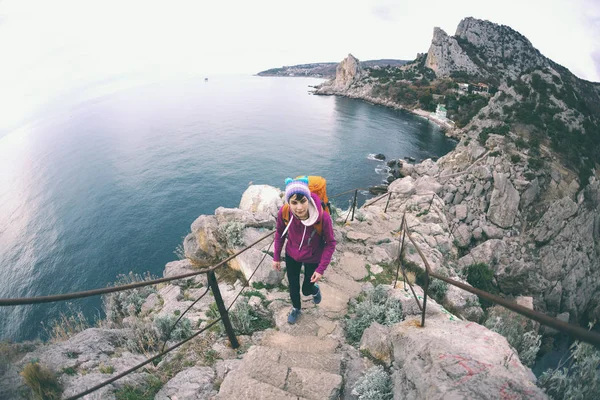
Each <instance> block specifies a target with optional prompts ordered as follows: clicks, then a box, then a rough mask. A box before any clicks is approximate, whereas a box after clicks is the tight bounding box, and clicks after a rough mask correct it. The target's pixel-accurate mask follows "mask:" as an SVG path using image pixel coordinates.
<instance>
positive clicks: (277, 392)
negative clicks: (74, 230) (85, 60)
mask: <svg viewBox="0 0 600 400" xmlns="http://www.w3.org/2000/svg"><path fill="white" fill-rule="evenodd" d="M390 190H391V191H393V193H394V196H393V198H392V199H391V201H390V204H389V207H388V210H387V212H384V207H385V204H377V203H376V204H374V205H372V206H369V207H366V208H365V207H363V208H361V209H360V210H358V213H357V218H356V219H355V220H354V221H348V222H347V223H344V221H345V219H346V218H345V214H346V213H348V212H350V210H347V211H345V212H341V214H340V215H338V216H337V218H335V219H336V224H335V236H336V240H337V241H338V246H337V249H336V253H335V255H334V259H333V260H332V263H331V265H330V267H329V268H328V269H327V271H326V273H325V275H324V278H323V280H322V281H321V282H320V290H321V291H322V294H323V300H322V302H321V303H320V304H319V305H318V306H317V305H315V304H313V303H312V300H311V299H310V297H309V298H308V299H305V300H304V301H303V314H302V316H301V318H300V320H299V322H298V323H297V324H296V325H290V324H288V323H287V313H288V311H289V309H290V300H289V294H288V293H287V288H286V286H287V282H286V280H285V278H284V275H283V274H282V273H278V272H276V271H274V270H273V269H272V267H271V262H272V257H271V255H270V250H271V245H270V241H266V242H263V243H260V244H259V245H258V246H256V247H255V248H252V249H251V250H250V251H247V252H245V253H243V254H241V255H239V256H238V257H236V258H235V259H233V260H232V261H231V262H230V268H233V269H237V270H238V271H239V272H240V273H241V275H240V278H241V279H240V280H235V282H232V283H227V282H225V281H224V280H223V276H222V275H221V273H220V272H218V274H219V276H221V279H219V281H220V283H219V287H220V290H221V293H222V296H223V299H224V302H225V305H226V306H229V305H230V304H232V302H233V301H234V299H235V298H236V296H237V294H238V293H239V291H240V290H241V289H242V288H243V287H244V284H243V280H249V281H250V282H251V283H252V284H253V287H252V288H248V289H247V290H246V293H245V294H244V295H242V296H241V297H240V299H239V300H238V301H237V302H236V303H235V304H236V305H235V306H234V307H233V308H232V312H231V313H232V314H235V315H236V316H235V317H233V316H232V320H234V326H236V329H238V335H239V336H238V339H239V341H240V343H241V348H240V349H239V350H237V351H235V350H233V349H231V348H230V347H229V346H228V342H227V340H226V339H225V337H224V335H223V334H222V333H220V332H219V331H218V330H217V331H215V330H210V331H208V332H206V333H204V334H202V335H201V336H199V337H198V338H196V339H194V341H192V342H190V343H188V344H186V345H184V346H183V347H182V348H181V349H179V350H177V351H176V352H173V353H171V354H169V355H168V356H165V357H164V358H162V359H161V360H160V362H158V363H156V364H155V365H153V364H150V366H147V367H146V368H145V369H142V370H139V371H138V372H136V373H133V374H131V375H128V376H126V377H124V378H122V379H119V380H117V381H115V382H114V383H112V384H110V385H108V386H106V387H105V388H103V389H101V390H100V391H98V392H96V393H95V394H94V395H93V396H95V397H93V398H103V399H104V398H106V399H114V398H122V397H123V396H125V394H130V393H137V394H141V393H144V395H145V396H146V397H145V398H149V396H154V398H156V399H165V400H166V399H174V398H177V399H179V400H184V399H277V400H279V399H290V400H291V399H297V398H298V397H300V398H306V399H315V400H317V399H319V400H320V399H332V400H333V399H338V398H343V399H356V398H357V395H356V394H355V393H354V392H353V389H354V388H355V387H356V384H357V382H358V381H359V380H360V379H361V378H362V377H363V376H364V375H365V373H366V372H367V371H370V370H371V368H372V367H373V366H374V361H375V362H377V363H379V364H381V365H385V366H386V368H387V372H385V375H386V376H387V379H389V381H390V385H391V388H392V389H391V390H392V391H393V394H394V398H432V399H441V398H448V397H454V396H462V397H466V398H481V399H490V400H491V399H495V398H498V396H500V395H505V396H509V397H511V396H512V397H515V398H524V397H527V398H534V399H546V398H547V397H546V396H545V394H544V393H543V392H542V391H541V389H539V388H537V387H536V386H535V377H534V376H533V374H532V373H531V371H530V370H529V369H528V368H527V367H525V366H524V365H523V364H522V363H521V362H520V361H519V358H518V354H517V353H516V352H515V349H514V348H512V347H511V346H510V345H509V343H508V342H507V341H506V339H505V338H504V337H502V336H501V335H499V334H498V333H496V332H492V331H490V330H488V329H486V328H485V327H483V326H481V325H479V324H477V323H475V322H469V321H468V320H464V319H462V318H460V317H458V316H457V315H465V316H469V317H470V318H472V319H477V318H479V317H480V316H481V308H480V307H479V305H478V302H477V298H476V297H475V296H473V295H471V294H469V293H467V292H462V291H459V290H449V291H448V294H447V295H445V296H443V297H441V298H440V299H439V300H440V303H441V304H440V303H438V302H437V301H435V300H433V299H431V298H430V299H429V300H428V303H427V304H428V305H427V320H426V327H424V328H422V327H420V319H421V315H420V310H419V306H418V305H417V303H416V301H415V298H414V297H413V295H412V292H411V291H410V290H408V288H404V287H403V286H404V283H403V282H402V281H401V282H400V283H399V285H398V286H397V287H393V286H392V285H391V284H389V283H390V282H393V280H394V278H395V271H396V265H395V260H396V258H397V254H398V251H399V247H400V243H399V242H400V238H399V236H398V231H397V230H398V228H399V226H400V222H401V220H402V217H403V215H406V216H407V218H408V221H409V225H410V226H411V227H412V229H413V232H414V237H415V240H416V241H417V242H418V243H419V245H420V246H423V249H424V251H425V253H426V256H427V258H428V259H429V260H430V262H432V264H433V265H434V268H435V269H436V270H438V271H446V272H447V273H448V274H449V275H450V276H452V277H454V278H456V279H461V278H460V277H458V276H457V275H456V274H455V273H454V272H453V270H452V269H451V268H450V265H449V264H448V263H446V261H445V260H446V259H448V258H453V257H455V256H456V253H455V249H453V246H452V243H451V239H452V236H451V232H450V223H449V220H448V218H447V215H446V212H445V210H444V203H443V202H442V200H441V199H440V198H439V197H435V198H434V199H433V201H431V198H432V197H431V193H435V192H439V191H440V190H441V185H440V184H438V183H436V182H435V180H433V179H431V178H429V177H425V176H423V177H418V178H416V179H414V180H413V179H412V178H405V179H404V180H398V181H396V182H394V183H393V184H392V186H391V187H390ZM281 197H282V192H281V191H280V190H278V189H276V188H273V187H269V186H265V185H257V186H250V187H249V188H248V189H247V190H246V192H245V193H244V194H243V196H242V200H241V202H240V206H239V208H233V209H225V208H222V207H220V208H218V209H217V210H216V211H215V214H214V215H202V216H200V217H198V219H196V221H194V222H193V224H192V232H191V233H190V234H189V235H188V236H187V237H186V239H185V242H184V247H185V254H186V258H185V259H184V260H180V261H174V262H171V263H169V264H167V265H166V267H165V271H164V276H165V277H171V276H176V275H181V274H185V273H189V272H193V271H194V270H195V269H197V268H198V265H206V264H209V263H211V262H212V261H214V260H215V257H216V258H223V257H225V256H227V255H229V254H232V253H234V252H236V251H238V250H239V249H241V248H242V247H244V246H246V245H249V244H251V243H252V242H254V241H256V239H257V238H259V237H261V236H264V235H265V233H266V232H268V231H270V230H272V229H273V228H274V225H275V214H276V211H277V209H278V207H279V206H281V203H282V198H281ZM426 207H427V209H428V213H427V214H426V215H423V213H422V210H424V209H425V208H426ZM340 211H341V210H340ZM414 253H415V252H414V248H412V247H409V248H408V249H407V257H408V258H409V259H411V260H417V258H415V254H414ZM255 269H256V271H257V272H256V273H254V272H253V271H254V270H255ZM381 282H388V283H387V284H384V285H383V286H379V288H380V290H379V291H378V293H379V296H382V295H384V296H386V297H389V298H390V299H393V301H394V302H396V304H398V306H397V309H399V310H401V315H396V320H395V321H394V322H392V323H387V324H385V325H381V324H379V323H373V324H371V326H370V327H369V328H368V329H366V330H365V331H364V333H362V334H361V335H360V336H359V337H358V339H359V343H349V340H348V337H349V336H348V332H347V330H348V329H350V328H349V322H348V321H349V318H350V316H351V313H352V311H351V308H356V302H357V300H355V298H357V297H358V298H364V297H365V296H367V297H368V296H371V295H372V293H374V291H375V289H374V284H376V283H381ZM413 283H414V282H413ZM206 285H207V281H206V277H205V276H204V275H199V276H196V277H194V278H191V279H185V280H179V281H172V282H169V283H167V284H163V285H160V286H158V287H156V289H152V288H150V289H145V290H135V291H133V292H130V293H121V294H113V295H110V296H108V297H107V298H106V299H105V304H106V305H107V306H106V307H107V308H106V313H107V319H106V320H104V321H100V322H99V324H98V325H99V327H97V328H90V329H86V330H83V331H82V332H79V333H77V332H73V334H72V335H69V336H67V337H62V338H61V339H58V338H57V339H55V340H54V341H52V342H51V343H48V344H40V343H31V344H27V345H26V346H25V345H20V346H16V345H15V346H14V347H12V348H11V351H10V352H8V353H7V354H8V355H9V356H10V359H9V360H8V361H10V363H9V364H6V362H5V361H4V362H2V363H0V397H1V398H11V399H13V398H15V399H16V398H22V396H25V397H26V396H29V395H30V394H31V393H30V390H29V389H28V388H27V387H26V386H25V385H24V382H23V379H22V377H21V376H19V371H22V370H24V368H25V367H26V366H27V365H30V364H32V363H33V364H35V365H42V366H43V367H44V368H46V369H47V370H49V371H53V372H54V373H55V374H57V375H58V377H59V378H58V381H59V382H60V384H61V386H62V395H63V396H64V397H66V396H72V395H75V394H77V393H79V392H81V391H82V390H84V389H86V388H89V387H91V386H93V385H96V384H98V383H100V382H103V381H105V380H107V379H109V378H111V377H113V376H115V375H116V374H119V373H122V372H123V371H125V370H127V369H128V368H131V367H133V366H134V365H136V364H138V363H140V362H142V361H143V360H145V359H146V358H147V357H149V356H151V355H154V354H155V353H157V352H158V351H159V349H160V348H161V346H162V341H163V340H167V345H168V346H169V345H172V344H174V343H175V342H177V341H179V340H181V339H183V338H184V337H187V336H188V335H189V334H191V333H192V332H195V331H197V330H198V329H200V328H202V327H205V326H206V325H207V324H208V323H209V322H210V321H211V320H212V319H214V318H215V312H214V306H212V304H213V302H214V299H213V298H212V296H211V295H210V294H209V295H208V296H206V297H202V298H201V300H200V301H198V302H194V300H196V299H198V298H199V297H200V296H201V295H202V293H203V292H204V290H205V287H206ZM415 290H416V294H417V296H418V297H419V298H421V299H422V297H423V291H422V290H421V288H420V287H419V286H415ZM188 309H189V311H187V313H185V316H184V318H183V320H182V321H181V322H180V324H181V325H180V326H179V327H178V328H177V329H176V330H175V332H174V333H173V335H172V336H171V337H170V338H169V336H168V335H166V336H165V333H168V330H169V329H170V327H171V326H172V324H173V323H174V322H175V320H176V319H177V317H178V316H180V315H181V314H182V313H184V312H185V311H186V310H188ZM238 309H239V310H242V311H236V310H238ZM448 309H451V310H453V313H451V312H450V311H448ZM244 315H246V323H247V324H248V325H247V326H246V325H243V324H242V325H237V324H239V321H240V320H239V318H242V316H244ZM248 318H250V319H248ZM256 320H259V321H261V323H260V326H259V327H256V328H254V329H251V328H252V327H253V326H254V324H255V322H254V321H256ZM165 321H166V322H165ZM236 321H237V322H236ZM273 328H275V329H273ZM364 328H365V327H363V329H364ZM351 344H353V345H351Z"/></svg>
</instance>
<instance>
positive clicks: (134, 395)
mask: <svg viewBox="0 0 600 400" xmlns="http://www.w3.org/2000/svg"><path fill="white" fill-rule="evenodd" d="M162 385H163V383H162V381H161V380H160V379H159V378H157V377H156V376H153V375H150V376H149V377H148V378H147V379H146V382H145V384H142V385H140V386H132V385H125V386H123V387H122V388H120V389H119V390H117V391H116V392H115V398H116V399H117V400H153V399H154V396H155V395H156V393H158V391H159V390H160V388H161V387H162Z"/></svg>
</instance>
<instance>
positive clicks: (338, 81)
mask: <svg viewBox="0 0 600 400" xmlns="http://www.w3.org/2000/svg"><path fill="white" fill-rule="evenodd" d="M362 74H363V71H362V67H361V66H360V62H359V61H358V59H357V58H356V57H354V56H353V55H352V54H348V57H346V58H345V59H344V60H343V61H342V62H341V63H339V64H338V66H337V68H336V70H335V79H333V80H331V81H329V82H326V83H324V84H323V85H321V87H320V88H319V89H318V90H317V92H316V93H317V94H336V93H341V92H344V91H346V90H348V89H349V88H350V86H351V85H352V84H353V83H355V82H357V81H358V80H359V79H360V78H361V77H362Z"/></svg>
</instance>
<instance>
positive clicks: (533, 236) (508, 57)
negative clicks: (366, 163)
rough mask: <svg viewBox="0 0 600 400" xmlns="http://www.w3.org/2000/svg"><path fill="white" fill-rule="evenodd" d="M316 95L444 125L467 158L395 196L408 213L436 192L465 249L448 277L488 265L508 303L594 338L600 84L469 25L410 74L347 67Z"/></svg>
mask: <svg viewBox="0 0 600 400" xmlns="http://www.w3.org/2000/svg"><path fill="white" fill-rule="evenodd" d="M314 94H317V95H339V96H346V97H350V98H356V99H363V100H366V101H369V102H371V103H374V104H381V105H385V106H389V107H395V108H401V109H405V110H409V111H412V112H415V113H417V114H418V115H421V116H424V117H426V118H429V119H431V120H433V121H436V122H437V123H440V124H444V125H443V126H445V127H447V129H448V130H447V133H448V135H451V136H453V137H456V138H458V139H459V143H458V144H457V146H456V148H455V149H454V150H453V151H452V152H450V153H449V154H447V155H445V156H444V157H442V158H440V159H439V160H438V161H437V162H433V161H431V160H426V161H424V162H423V163H421V164H418V165H410V164H406V163H405V164H403V165H407V166H406V167H405V168H404V167H403V169H402V171H400V172H401V174H403V175H410V176H409V177H407V178H405V181H404V182H403V183H402V184H401V185H398V186H396V187H395V188H394V190H391V191H390V193H393V194H394V195H399V196H404V197H405V198H408V199H407V200H406V202H407V203H405V204H409V203H410V201H411V200H410V195H409V194H405V193H408V192H409V191H408V190H407V189H406V187H408V186H411V190H412V193H415V188H418V187H419V185H420V183H419V182H423V186H422V187H427V188H430V187H431V188H435V189H434V190H433V191H434V192H435V196H434V197H435V198H436V199H440V200H441V201H440V203H441V204H443V207H444V210H445V212H446V215H447V216H448V220H447V222H446V221H441V220H440V225H439V226H440V227H445V228H442V229H448V230H449V231H450V232H452V234H451V237H453V239H452V241H453V243H454V245H455V247H456V248H455V249H454V250H452V251H449V250H444V251H442V253H444V254H445V257H446V258H445V260H444V261H443V262H439V265H440V266H442V267H443V266H446V265H449V266H451V267H450V268H456V266H457V265H458V270H461V269H462V271H465V269H464V268H467V267H468V266H473V265H475V264H476V263H483V264H482V265H486V266H488V267H490V268H491V271H493V281H494V285H497V288H498V291H499V293H500V294H501V295H510V296H518V295H525V296H532V297H533V305H534V307H535V309H537V310H541V311H543V312H546V313H549V314H551V315H559V314H561V313H564V314H563V317H564V316H566V318H567V319H568V320H569V321H571V322H578V323H580V324H582V325H583V326H586V325H587V322H588V321H593V320H600V280H598V279H597V277H598V276H599V275H600V83H597V82H589V81H586V80H583V79H580V78H578V77H577V76H575V75H573V74H572V73H571V72H570V71H569V70H568V69H567V68H565V67H563V66H561V65H559V64H558V63H556V62H554V61H552V60H550V59H549V58H547V57H545V56H544V55H543V54H541V53H540V52H539V51H538V50H537V49H536V48H535V47H534V46H533V45H532V43H531V42H530V41H529V40H528V39H527V38H526V37H525V36H523V35H521V34H520V33H519V32H517V31H515V30H513V29H512V28H510V27H508V26H505V25H500V24H494V23H492V22H490V21H484V20H479V19H475V18H465V19H463V20H462V21H461V22H460V24H459V25H458V28H457V30H456V33H455V34H454V35H452V36H451V35H448V34H447V33H446V32H444V31H443V30H442V29H440V28H435V29H434V32H433V40H432V42H431V45H430V47H429V50H428V51H427V52H426V53H422V54H419V55H418V56H417V58H416V59H415V60H414V61H411V62H409V63H406V64H405V65H402V66H400V67H385V68H383V67H379V68H363V67H362V66H361V63H360V62H359V60H358V59H356V58H355V57H353V56H352V55H348V57H346V58H345V59H344V60H343V61H342V62H340V64H339V65H338V66H337V73H336V77H335V78H334V79H331V80H330V81H327V82H324V83H322V84H321V85H319V86H318V87H317V88H315V91H314ZM421 180H422V181H421ZM432 181H433V183H432ZM425 182H427V183H425ZM394 183H395V182H394ZM394 183H392V184H394ZM404 185H407V186H404ZM400 188H402V189H400ZM416 193H417V194H415V195H413V196H416V198H417V200H415V201H416V202H417V203H418V202H420V201H422V200H419V199H421V198H422V197H420V196H422V195H419V190H418V189H416ZM419 215H422V214H419ZM428 218H429V217H428ZM419 223H420V222H419ZM432 242H434V241H432ZM454 251H456V252H454ZM436 257H437V256H433V255H432V256H431V259H435V258H436ZM453 264H454V266H452V265H453ZM467 269H468V268H467ZM540 331H541V330H540Z"/></svg>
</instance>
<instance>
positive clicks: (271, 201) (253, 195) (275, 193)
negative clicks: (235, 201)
mask: <svg viewBox="0 0 600 400" xmlns="http://www.w3.org/2000/svg"><path fill="white" fill-rule="evenodd" d="M282 196H283V192H282V191H281V190H279V189H276V188H274V187H272V186H268V185H252V186H250V187H249V188H248V189H247V190H246V191H245V192H244V194H243V195H242V200H240V206H239V208H240V210H243V211H250V212H253V213H256V212H267V213H269V214H270V215H272V216H274V217H276V216H277V211H279V208H281V206H282V205H283V199H282Z"/></svg>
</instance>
